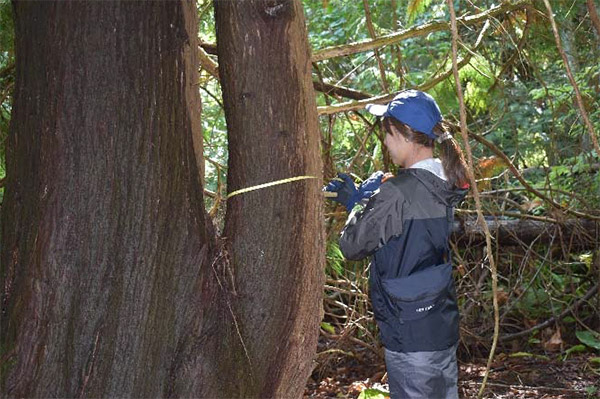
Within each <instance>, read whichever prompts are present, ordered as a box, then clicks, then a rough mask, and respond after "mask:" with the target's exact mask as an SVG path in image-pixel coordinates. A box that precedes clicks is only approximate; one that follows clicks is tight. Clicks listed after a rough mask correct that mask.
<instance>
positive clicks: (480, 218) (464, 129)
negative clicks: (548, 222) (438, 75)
mask: <svg viewBox="0 0 600 399" xmlns="http://www.w3.org/2000/svg"><path fill="white" fill-rule="evenodd" d="M447 3H448V9H449V10H450V25H451V29H452V69H453V71H454V81H455V83H456V93H457V95H458V104H459V106H460V131H461V134H462V137H463V141H464V144H465V150H466V152H467V159H468V163H469V168H468V174H469V180H470V181H471V189H472V190H473V197H474V199H475V207H476V209H477V221H478V222H479V224H480V225H481V227H482V228H483V231H484V233H485V242H486V250H487V257H488V262H490V268H491V272H492V294H493V304H494V337H493V340H492V348H491V349H490V356H489V358H488V362H487V366H486V370H485V375H484V377H483V382H482V384H481V388H480V390H479V394H478V395H477V396H478V398H482V397H483V390H484V389H485V383H486V381H487V379H488V376H489V373H490V367H491V365H492V360H493V358H494V352H495V350H496V345H497V343H498V332H499V331H500V313H499V310H498V271H497V270H496V262H495V260H494V254H493V252H492V237H491V235H490V231H489V229H488V225H487V223H486V222H485V220H484V218H483V211H482V210H481V199H480V198H479V190H478V189H477V183H476V181H475V175H474V173H473V154H472V152H471V146H470V145H469V134H468V132H467V113H466V110H465V102H464V98H463V92H462V86H461V83H460V77H459V76H458V66H457V53H458V48H457V47H458V29H457V27H456V14H455V13H454V3H453V1H452V0H447Z"/></svg>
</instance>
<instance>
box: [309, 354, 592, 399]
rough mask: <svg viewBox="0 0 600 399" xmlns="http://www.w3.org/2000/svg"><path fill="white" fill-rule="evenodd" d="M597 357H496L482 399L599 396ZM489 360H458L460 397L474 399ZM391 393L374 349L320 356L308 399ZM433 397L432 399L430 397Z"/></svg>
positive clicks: (502, 355) (557, 355)
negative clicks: (371, 390)
mask: <svg viewBox="0 0 600 399" xmlns="http://www.w3.org/2000/svg"><path fill="white" fill-rule="evenodd" d="M595 356H597V354H593V353H582V354H577V355H572V356H569V357H568V358H567V359H565V360H563V356H560V355H559V354H555V355H554V356H547V355H545V356H542V355H535V356H532V355H523V356H516V357H515V356H510V355H506V354H503V353H500V354H498V356H497V357H496V359H495V360H494V362H493V364H492V368H491V372H490V375H489V378H488V382H487V388H486V391H485V393H484V398H499V399H504V398H511V399H512V398H515V399H522V398H536V399H537V398H539V399H542V398H544V399H550V398H553V399H591V398H600V366H599V365H598V363H595V362H592V361H591V360H590V359H592V358H593V357H595ZM486 361H487V360H486V359H476V360H470V361H468V362H465V361H459V367H460V373H459V396H460V398H476V397H477V393H478V391H479V388H480V386H481V382H482V380H483V375H484V371H485V365H486ZM367 388H375V389H382V390H387V388H388V387H387V384H386V376H385V365H384V364H383V362H382V360H381V359H380V358H379V357H378V356H376V355H375V354H373V353H372V352H370V351H362V350H361V348H357V350H356V351H346V352H345V353H342V352H341V351H339V352H338V353H336V352H330V353H326V354H323V355H319V356H317V367H316V368H315V371H314V372H313V375H312V376H311V378H310V380H309V382H308V384H307V386H306V390H305V393H304V398H356V397H358V395H359V394H360V393H361V391H362V390H364V389H367ZM431 399H433V398H431Z"/></svg>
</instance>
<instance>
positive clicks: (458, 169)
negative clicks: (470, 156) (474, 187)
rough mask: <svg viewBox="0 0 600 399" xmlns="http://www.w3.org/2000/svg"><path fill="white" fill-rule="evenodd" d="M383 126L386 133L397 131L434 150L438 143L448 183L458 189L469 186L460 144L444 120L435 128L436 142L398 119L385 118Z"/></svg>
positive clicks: (410, 139)
mask: <svg viewBox="0 0 600 399" xmlns="http://www.w3.org/2000/svg"><path fill="white" fill-rule="evenodd" d="M382 125H383V128H384V129H385V131H386V132H388V133H390V134H393V132H394V131H397V132H398V133H399V134H400V135H402V136H403V137H404V138H406V139H408V140H409V141H412V142H414V143H417V144H420V145H422V146H425V147H429V148H433V146H434V143H435V142H436V141H437V142H438V145H439V147H440V160H441V161H442V166H443V168H444V173H445V174H446V178H447V179H448V182H449V183H452V185H454V186H455V187H457V188H465V186H468V184H469V178H468V174H467V165H466V163H465V157H464V155H463V153H462V150H461V149H460V146H459V145H458V142H457V141H456V140H455V139H454V137H453V136H452V129H451V127H450V126H449V125H448V124H447V123H445V122H444V121H443V120H442V121H440V122H438V123H437V124H436V125H435V126H434V127H433V134H435V136H436V137H437V139H436V140H434V139H432V138H431V137H429V136H427V135H426V134H424V133H421V132H418V131H416V130H413V129H412V128H411V127H410V126H408V125H407V124H405V123H402V122H400V121H399V120H397V119H396V118H392V117H385V118H383V121H382Z"/></svg>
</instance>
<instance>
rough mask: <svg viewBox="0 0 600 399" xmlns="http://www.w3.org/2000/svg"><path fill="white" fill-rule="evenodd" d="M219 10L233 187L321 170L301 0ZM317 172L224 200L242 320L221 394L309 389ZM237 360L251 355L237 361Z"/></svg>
mask: <svg viewBox="0 0 600 399" xmlns="http://www.w3.org/2000/svg"><path fill="white" fill-rule="evenodd" d="M215 16H216V27H217V42H218V43H217V47H218V55H219V75H220V77H221V84H222V88H223V99H224V105H225V116H226V120H227V127H228V133H229V168H228V172H229V174H228V179H227V186H228V190H229V192H233V191H235V190H238V189H241V188H245V187H249V186H253V185H258V184H261V183H266V182H270V181H276V180H280V179H286V178H290V177H295V176H304V175H310V176H319V177H320V176H321V173H322V164H321V159H320V153H319V140H320V138H319V128H318V120H317V110H316V104H315V96H314V90H313V84H312V81H311V64H310V52H309V45H308V42H307V33H306V27H305V25H304V16H303V13H302V6H301V3H300V1H297V0H294V1H292V0H283V1H269V0H247V1H229V0H217V1H216V2H215ZM321 184H322V183H321V181H320V178H319V179H310V180H302V181H296V182H292V183H287V184H283V185H279V186H274V187H270V188H264V189H260V190H256V191H251V192H248V193H245V194H240V195H237V196H234V197H232V198H231V199H230V200H229V201H228V206H227V216H226V220H225V229H224V235H225V237H226V241H227V244H228V249H229V253H230V272H231V276H232V278H233V281H234V284H233V285H232V286H231V287H229V289H230V291H232V292H234V293H235V294H234V295H232V309H233V311H232V312H233V313H234V314H235V316H236V321H237V322H236V323H235V326H234V327H235V328H230V329H229V330H227V331H226V332H224V337H225V340H226V341H225V342H226V345H227V347H228V348H230V353H228V354H224V357H223V359H222V361H221V368H222V370H223V372H228V373H229V378H230V379H231V381H232V383H230V384H229V385H228V386H225V387H223V389H224V395H223V396H229V397H282V398H283V397H286V398H287V397H300V396H301V395H302V392H303V389H304V386H305V383H306V379H307V377H308V376H309V374H310V372H311V370H312V354H313V353H314V349H315V348H316V341H317V338H318V323H319V321H320V319H321V314H320V313H321V306H322V305H321V298H322V283H323V278H324V273H323V270H324V264H323V262H324V257H323V253H324V233H323V213H322V194H321V192H320V188H321ZM301 226H304V227H303V228H302V227H301ZM238 327H239V328H238ZM239 363H243V364H244V365H245V367H244V368H236V367H234V365H235V364H239ZM232 370H233V371H234V373H232Z"/></svg>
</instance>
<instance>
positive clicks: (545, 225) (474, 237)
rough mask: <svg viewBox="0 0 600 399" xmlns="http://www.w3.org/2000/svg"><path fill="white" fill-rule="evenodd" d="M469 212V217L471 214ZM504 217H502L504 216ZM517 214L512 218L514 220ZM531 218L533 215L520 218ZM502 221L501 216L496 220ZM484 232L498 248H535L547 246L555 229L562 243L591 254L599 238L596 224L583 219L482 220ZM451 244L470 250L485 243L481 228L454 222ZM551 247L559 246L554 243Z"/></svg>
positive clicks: (557, 243)
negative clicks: (489, 235) (487, 230)
mask: <svg viewBox="0 0 600 399" xmlns="http://www.w3.org/2000/svg"><path fill="white" fill-rule="evenodd" d="M473 212H475V211H471V212H469V213H473ZM504 215H506V214H504ZM516 215H518V214H512V215H511V216H516ZM521 216H533V215H521ZM500 217H502V216H500ZM485 222H486V224H487V226H488V229H489V230H491V231H494V242H495V243H496V245H498V246H503V247H506V246H516V245H529V244H531V243H533V242H534V241H535V242H536V243H538V244H551V243H552V242H553V238H554V237H555V236H556V232H555V230H556V228H557V227H558V228H560V231H561V233H562V236H563V238H564V239H565V240H572V239H573V240H572V241H574V242H573V244H574V246H575V248H573V249H577V250H593V249H594V248H596V245H597V243H598V241H599V240H600V236H598V234H596V228H597V226H598V223H597V222H594V221H592V220H585V219H568V220H566V221H563V222H561V223H556V222H553V221H549V220H544V221H542V220H531V219H518V220H514V219H513V220H507V219H502V218H495V219H486V220H485ZM452 240H453V241H454V242H455V243H456V245H457V246H459V247H464V246H465V245H467V244H468V245H469V246H474V245H478V244H481V243H483V242H484V241H485V233H484V231H483V229H482V228H481V226H479V225H478V224H477V223H476V222H475V221H474V220H467V221H464V222H458V221H456V222H455V224H454V230H453V232H452ZM555 245H560V242H556V243H555Z"/></svg>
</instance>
